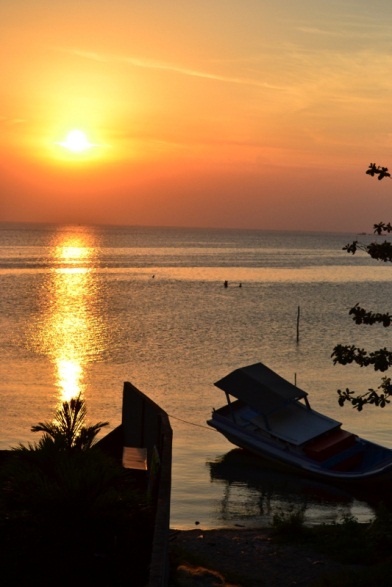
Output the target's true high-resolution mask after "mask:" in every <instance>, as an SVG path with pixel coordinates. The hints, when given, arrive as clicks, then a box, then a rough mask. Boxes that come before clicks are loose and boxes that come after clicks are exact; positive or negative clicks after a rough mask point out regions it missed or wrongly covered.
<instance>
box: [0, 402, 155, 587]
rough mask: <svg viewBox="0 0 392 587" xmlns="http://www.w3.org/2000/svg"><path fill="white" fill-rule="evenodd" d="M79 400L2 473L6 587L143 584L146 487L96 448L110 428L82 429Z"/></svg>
mask: <svg viewBox="0 0 392 587" xmlns="http://www.w3.org/2000/svg"><path fill="white" fill-rule="evenodd" d="M86 413H87V410H86V406H85V402H84V400H82V399H81V398H80V397H79V398H76V399H74V400H71V401H70V402H64V403H63V404H62V406H61V408H59V409H58V410H57V411H56V413H55V418H54V420H53V421H52V422H40V423H39V424H37V425H36V426H33V427H32V430H33V431H34V432H42V433H43V435H42V437H41V438H40V440H39V441H38V442H36V443H29V444H28V445H27V446H24V445H23V444H19V445H18V446H17V447H16V448H14V449H13V450H12V451H9V455H8V456H7V458H6V460H5V463H3V464H2V467H1V468H0V475H1V477H0V488H1V492H0V532H1V533H2V536H3V538H4V541H3V549H2V550H1V551H0V564H1V566H2V577H3V578H5V581H6V584H7V585H18V586H23V585H30V584H34V583H35V582H37V584H38V583H39V584H40V585H41V586H46V585H47V586H48V587H49V585H50V586H51V587H52V585H53V584H56V585H59V586H61V587H62V586H64V587H65V586H68V585H70V584H73V583H74V582H75V577H76V578H77V579H78V581H77V582H78V583H85V584H86V585H96V586H97V587H98V586H101V585H102V587H103V586H105V587H108V586H122V585H130V584H132V585H135V587H139V586H142V585H144V584H145V583H146V577H147V575H148V564H149V555H150V552H151V541H152V528H153V512H152V509H151V505H150V504H149V503H148V501H147V497H146V488H145V487H144V485H143V484H142V485H141V484H140V481H139V480H137V479H135V478H134V476H133V475H132V472H131V471H129V470H127V469H124V468H123V467H122V464H121V462H119V461H117V460H116V459H114V458H113V457H111V456H110V455H108V454H106V453H105V452H103V451H102V450H101V449H100V448H99V445H95V444H94V442H95V438H96V436H97V434H98V432H99V431H100V430H101V428H102V427H103V426H106V425H107V424H108V423H107V422H98V423H97V424H95V425H93V426H87V425H86V423H85V420H86Z"/></svg>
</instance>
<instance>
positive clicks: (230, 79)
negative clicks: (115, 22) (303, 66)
mask: <svg viewBox="0 0 392 587" xmlns="http://www.w3.org/2000/svg"><path fill="white" fill-rule="evenodd" d="M57 50H60V51H62V52H64V53H68V54H71V55H75V56H77V57H81V58H83V59H91V60H93V61H97V62H101V63H126V64H128V65H130V66H132V67H138V68H141V69H155V70H160V71H168V72H171V73H175V74H179V75H184V76H189V77H198V78H203V79H208V80H212V81H219V82H223V83H229V84H238V85H248V86H255V87H260V88H264V89H268V90H281V91H283V90H285V88H284V87H283V86H279V85H274V84H270V83H267V82H263V81H260V80H256V79H253V78H248V77H239V76H238V77H237V76H227V75H221V74H217V73H212V72H208V71H201V70H197V69H192V68H188V67H183V66H181V65H178V64H175V63H169V62H165V61H156V60H153V59H145V58H140V57H130V56H118V55H104V54H99V53H95V52H91V51H83V50H80V49H66V48H62V49H57Z"/></svg>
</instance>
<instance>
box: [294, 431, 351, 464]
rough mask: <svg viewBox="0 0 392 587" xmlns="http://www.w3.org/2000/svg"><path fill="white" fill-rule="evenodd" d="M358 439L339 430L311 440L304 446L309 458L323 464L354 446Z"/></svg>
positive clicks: (349, 433)
mask: <svg viewBox="0 0 392 587" xmlns="http://www.w3.org/2000/svg"><path fill="white" fill-rule="evenodd" d="M356 438H357V437H356V436H355V434H352V433H351V432H347V430H343V429H342V428H338V429H337V430H332V431H331V432H329V433H327V434H323V435H322V436H319V437H318V438H315V439H313V440H310V441H309V442H308V443H307V444H306V445H305V446H304V452H305V454H306V455H307V456H308V457H309V458H311V459H314V460H316V461H319V462H322V461H325V460H327V459H329V458H331V457H332V456H334V455H336V454H337V453H340V452H342V451H344V450H346V449H347V448H350V447H351V446H353V445H354V444H355V440H356Z"/></svg>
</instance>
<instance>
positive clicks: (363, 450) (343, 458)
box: [207, 363, 392, 484]
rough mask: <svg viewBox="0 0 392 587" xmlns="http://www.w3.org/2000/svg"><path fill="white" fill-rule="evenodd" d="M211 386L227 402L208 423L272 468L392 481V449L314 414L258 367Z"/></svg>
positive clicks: (303, 399) (297, 392)
mask: <svg viewBox="0 0 392 587" xmlns="http://www.w3.org/2000/svg"><path fill="white" fill-rule="evenodd" d="M214 385H216V387H218V388H219V389H221V390H223V391H224V392H225V394H226V400H227V403H226V405H224V406H223V407H221V408H219V409H217V410H213V412H212V417H211V419H210V420H208V421H207V424H209V425H210V426H212V427H213V428H215V429H216V430H218V432H220V433H221V434H223V435H224V436H225V437H226V438H227V439H228V440H229V441H230V442H232V443H233V444H234V445H236V446H239V447H240V448H243V449H246V450H248V451H250V452H252V453H254V454H256V455H258V456H259V457H262V458H263V459H264V460H267V461H268V462H269V464H270V465H273V466H278V467H279V468H283V469H286V470H289V471H292V472H296V473H302V474H303V475H308V476H309V475H310V476H313V477H317V478H320V479H324V480H331V481H344V482H351V481H352V482H355V483H356V484H358V483H359V482H367V481H373V480H379V479H381V478H388V479H390V480H392V450H391V449H389V448H386V447H383V446H380V445H378V444H375V443H373V442H370V441H368V440H365V439H363V438H360V437H359V436H357V435H356V434H353V433H351V432H348V431H347V430H344V429H343V428H342V425H341V422H338V421H337V420H334V419H332V418H329V417H328V416H324V415H323V414H321V413H319V412H316V411H315V410H313V409H312V408H311V407H310V403H309V400H308V394H307V393H306V392H305V391H302V390H301V389H299V388H298V387H296V386H295V385H293V384H291V383H289V382H288V381H286V380H285V379H283V378H282V377H281V376H280V375H278V374H277V373H275V372H274V371H272V370H271V369H269V368H268V367H266V366H265V365H263V364H262V363H255V364H253V365H249V366H246V367H242V368H240V369H236V370H235V371H233V372H232V373H229V375H226V377H223V379H220V380H219V381H217V382H216V383H215V384H214ZM233 398H234V399H233Z"/></svg>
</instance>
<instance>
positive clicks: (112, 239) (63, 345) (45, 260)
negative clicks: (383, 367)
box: [0, 223, 392, 529]
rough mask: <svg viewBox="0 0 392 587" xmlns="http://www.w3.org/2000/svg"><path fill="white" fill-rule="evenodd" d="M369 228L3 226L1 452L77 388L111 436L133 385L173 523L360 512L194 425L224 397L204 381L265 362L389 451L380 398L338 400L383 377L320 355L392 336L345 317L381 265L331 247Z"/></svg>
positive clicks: (233, 523) (380, 300) (361, 503)
mask: <svg viewBox="0 0 392 587" xmlns="http://www.w3.org/2000/svg"><path fill="white" fill-rule="evenodd" d="M373 238H374V237H373V235H366V234H361V235H356V234H342V233H339V234H335V233H316V232H279V231H264V230H235V229H231V230H228V229H210V228H208V229H207V228H205V229H203V228H200V229H197V228H154V227H148V228H147V227H140V226H130V227H126V226H117V227H114V226H113V227H112V226H79V225H77V226H60V225H47V224H12V223H0V307H1V311H0V398H1V412H0V430H1V435H0V448H1V449H8V448H10V447H14V446H17V445H18V444H19V443H24V444H26V443H29V442H34V441H36V440H38V438H37V433H33V432H31V426H32V425H34V424H37V423H38V422H43V421H50V420H51V419H52V417H53V415H54V411H55V409H56V407H57V406H58V405H59V404H60V403H61V401H64V400H68V399H70V398H71V397H73V396H75V395H78V394H79V393H82V395H83V397H84V398H85V399H86V404H87V409H88V420H89V422H90V423H95V422H98V421H102V420H108V421H109V426H108V427H107V429H104V430H105V431H110V430H111V429H113V428H115V427H116V426H117V425H118V424H119V423H120V421H121V402H122V388H123V383H124V382H125V381H130V382H131V383H133V384H134V385H135V386H136V387H137V388H138V389H140V390H141V391H142V392H144V393H145V394H147V395H148V396H149V397H150V398H151V399H152V400H154V401H155V402H156V403H158V404H159V405H160V406H161V407H162V408H163V409H164V410H165V411H166V412H167V413H168V414H169V417H170V423H171V426H172V429H173V467H172V500H171V526H172V528H178V529H190V528H194V527H196V526H197V527H200V528H206V529H208V528H218V527H260V526H265V525H268V524H270V523H272V522H273V519H274V517H275V516H277V515H278V516H279V515H285V513H286V512H292V511H298V510H300V511H301V512H302V514H303V515H304V517H305V522H306V523H308V524H315V523H324V522H327V523H329V522H334V521H338V520H339V519H342V518H345V517H347V516H349V517H351V516H353V517H355V518H356V519H358V520H359V521H367V520H369V519H371V518H372V516H373V515H374V504H372V503H370V502H369V500H368V499H364V498H363V496H359V497H358V496H357V495H352V494H350V493H347V491H343V490H341V489H338V488H335V487H330V486H326V485H324V484H321V483H315V482H308V481H307V482H305V481H303V480H302V479H300V478H298V477H296V476H290V475H285V474H283V473H278V472H275V471H273V470H269V469H268V468H266V467H265V466H264V465H262V464H261V463H260V462H259V460H258V459H256V458H254V457H251V456H249V455H246V454H245V453H243V452H242V451H240V450H238V449H235V447H234V446H233V445H231V444H230V443H229V442H228V441H227V440H226V439H225V438H223V437H222V436H221V435H220V434H219V433H217V432H216V431H215V430H213V429H212V428H210V427H209V426H208V425H207V424H206V421H207V420H208V419H209V417H210V415H211V411H212V409H213V408H214V407H215V408H218V407H220V406H221V405H223V404H224V403H225V397H224V394H223V392H221V391H220V390H219V389H218V388H216V387H215V386H214V382H215V381H217V380H219V379H220V378H221V377H223V376H224V375H226V374H228V373H229V372H230V371H232V370H234V369H236V368H238V367H242V366H245V365H250V364H252V363H256V362H258V361H261V362H263V363H265V364H266V365H267V366H269V367H270V368H271V369H273V370H275V371H277V372H278V373H279V374H280V375H281V376H283V377H285V378H286V379H288V380H289V381H291V382H295V383H296V384H297V385H298V386H299V387H300V388H301V389H303V390H305V391H307V392H308V393H309V398H310V402H311V405H312V407H313V408H315V409H317V410H319V411H321V412H324V413H327V414H328V415H330V416H331V417H333V418H336V419H338V420H339V421H341V422H342V423H343V425H344V427H345V428H346V429H349V430H351V431H353V432H355V433H357V434H360V435H363V436H365V437H367V438H369V439H370V440H373V441H375V442H378V443H380V444H383V445H385V446H388V447H390V448H392V431H391V422H392V406H390V407H386V408H385V409H380V408H374V407H371V406H370V407H368V408H367V409H365V410H364V411H363V412H362V413H359V412H357V411H356V410H354V409H353V408H352V407H350V406H345V407H343V408H342V407H340V406H339V405H338V401H337V397H338V396H337V390H338V389H345V388H346V387H349V388H350V389H353V390H355V391H358V392H359V391H366V390H367V389H369V388H371V387H373V388H374V387H376V386H377V385H379V380H380V376H379V374H378V373H375V372H374V371H371V370H369V369H361V368H359V367H358V366H351V365H350V366H345V367H343V366H336V365H333V362H332V359H331V353H332V351H333V348H334V346H335V345H336V344H338V343H341V344H355V345H358V346H360V347H363V348H366V349H369V350H376V349H378V348H381V347H387V348H388V347H390V346H391V340H390V337H391V334H390V332H389V329H384V328H383V327H380V326H357V325H355V324H354V323H353V321H352V319H351V318H350V316H349V315H348V312H349V310H350V308H351V307H352V306H354V305H355V304H356V303H359V304H360V305H362V306H364V307H365V308H367V309H369V310H377V311H388V310H390V309H391V308H390V299H391V291H392V287H391V286H392V282H391V277H392V269H391V268H389V267H388V266H387V265H386V264H385V263H382V262H375V261H373V260H371V259H370V258H369V257H368V256H367V255H366V254H365V253H363V252H361V251H359V252H358V253H357V254H356V255H352V254H348V253H347V252H346V251H344V250H343V247H344V245H346V244H347V243H350V242H352V241H353V240H359V241H361V242H364V243H367V242H370V241H371V240H372V239H373ZM377 238H382V239H383V240H384V237H377ZM225 282H226V286H227V287H225ZM103 433H104V431H102V433H101V436H102V434H103Z"/></svg>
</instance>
